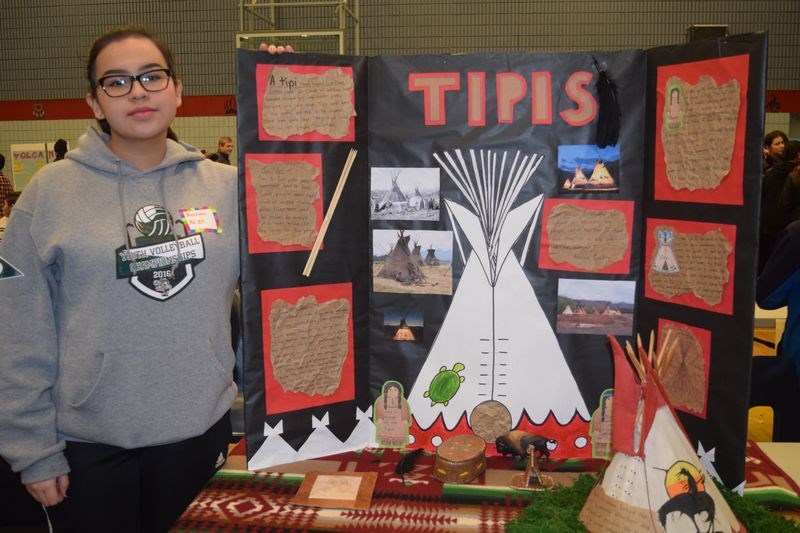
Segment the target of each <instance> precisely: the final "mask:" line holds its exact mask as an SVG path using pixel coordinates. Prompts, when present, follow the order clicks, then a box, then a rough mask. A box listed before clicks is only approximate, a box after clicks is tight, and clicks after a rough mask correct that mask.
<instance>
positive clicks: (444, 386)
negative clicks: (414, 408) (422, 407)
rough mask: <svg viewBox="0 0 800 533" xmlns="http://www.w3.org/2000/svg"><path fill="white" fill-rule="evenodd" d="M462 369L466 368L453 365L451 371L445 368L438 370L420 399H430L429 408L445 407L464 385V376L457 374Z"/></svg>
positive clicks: (458, 364)
mask: <svg viewBox="0 0 800 533" xmlns="http://www.w3.org/2000/svg"><path fill="white" fill-rule="evenodd" d="M464 368H466V367H465V366H464V365H463V364H461V363H456V364H454V365H453V369H452V370H448V369H447V367H446V366H443V367H442V368H440V369H439V372H438V373H437V374H436V375H435V376H433V379H432V380H431V384H430V385H429V386H428V390H426V391H425V393H424V394H423V395H422V397H423V398H430V399H431V406H434V405H436V404H437V403H441V404H443V405H444V406H445V407H447V404H448V403H449V402H450V400H452V399H453V396H455V395H456V393H457V392H458V388H459V387H460V386H461V384H462V383H464V376H462V375H461V374H459V372H461V371H462V370H464Z"/></svg>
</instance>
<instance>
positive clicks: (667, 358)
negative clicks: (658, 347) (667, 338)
mask: <svg viewBox="0 0 800 533" xmlns="http://www.w3.org/2000/svg"><path fill="white" fill-rule="evenodd" d="M679 341H680V338H676V339H675V340H674V341H673V342H672V345H671V346H670V347H669V349H668V350H667V353H665V354H664V364H663V365H660V369H659V373H658V377H659V378H662V377H664V374H665V373H666V372H667V369H668V368H669V364H670V363H671V362H672V358H673V357H675V349H676V348H677V347H678V342H679Z"/></svg>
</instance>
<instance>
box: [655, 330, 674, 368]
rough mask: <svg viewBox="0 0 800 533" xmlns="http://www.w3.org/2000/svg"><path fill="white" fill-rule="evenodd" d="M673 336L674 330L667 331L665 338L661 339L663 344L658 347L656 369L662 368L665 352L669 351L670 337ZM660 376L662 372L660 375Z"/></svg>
mask: <svg viewBox="0 0 800 533" xmlns="http://www.w3.org/2000/svg"><path fill="white" fill-rule="evenodd" d="M670 335H672V328H669V329H668V330H667V333H666V334H665V335H664V338H663V339H661V343H660V345H659V347H658V356H657V357H656V367H661V363H662V362H663V361H664V352H665V351H666V349H667V344H668V343H669V336H670ZM658 375H659V376H660V375H661V374H660V372H659V373H658Z"/></svg>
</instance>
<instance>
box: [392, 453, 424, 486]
mask: <svg viewBox="0 0 800 533" xmlns="http://www.w3.org/2000/svg"><path fill="white" fill-rule="evenodd" d="M422 451H423V450H422V448H416V449H414V450H411V451H410V452H408V453H407V454H405V455H404V456H403V458H402V459H400V460H399V461H397V467H396V468H395V469H394V471H395V473H397V474H400V479H401V480H402V481H403V485H405V484H406V477H405V475H406V473H407V472H411V471H412V470H413V469H414V463H416V462H417V458H419V456H420V455H421V454H422Z"/></svg>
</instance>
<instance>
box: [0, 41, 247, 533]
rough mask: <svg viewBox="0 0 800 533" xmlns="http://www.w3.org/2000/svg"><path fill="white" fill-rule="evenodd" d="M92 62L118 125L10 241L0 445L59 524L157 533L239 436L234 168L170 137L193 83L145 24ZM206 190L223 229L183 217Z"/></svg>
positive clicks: (98, 98) (58, 169)
mask: <svg viewBox="0 0 800 533" xmlns="http://www.w3.org/2000/svg"><path fill="white" fill-rule="evenodd" d="M87 77H88V82H89V92H88V94H87V95H86V102H87V103H88V105H89V107H90V108H91V109H92V112H93V113H94V116H95V118H96V119H97V121H98V124H99V127H100V130H102V131H98V130H97V129H95V128H89V129H88V130H87V131H86V133H84V134H83V135H82V136H81V138H80V140H79V141H78V146H77V147H76V148H75V149H73V150H70V151H69V152H68V153H67V155H66V156H65V159H64V160H63V161H62V162H61V163H59V164H58V165H46V166H44V167H43V168H42V169H41V170H39V171H38V172H37V173H36V175H35V176H34V177H33V179H32V180H31V181H30V183H28V185H27V186H26V187H25V190H24V191H23V193H22V195H21V196H20V198H19V201H18V202H17V204H16V206H15V207H14V216H13V217H11V220H10V221H9V224H8V228H7V230H6V235H5V239H4V240H3V243H2V245H1V246H0V252H1V253H2V256H3V259H4V260H6V261H7V262H9V263H10V264H13V265H14V266H15V268H17V269H18V270H20V271H21V272H22V273H23V275H22V276H18V277H14V278H10V279H5V280H3V282H2V283H0V302H2V305H1V306H0V339H2V342H0V404H2V406H3V407H2V409H0V455H2V457H3V458H4V459H5V460H6V461H7V462H8V463H9V464H10V466H11V469H12V470H13V471H14V472H17V473H19V474H20V476H21V481H22V483H23V484H24V485H25V487H26V488H27V491H28V492H29V493H30V494H31V495H32V496H33V498H34V499H35V500H36V501H37V502H39V503H40V504H41V505H42V506H44V507H45V510H46V512H47V515H48V518H49V520H50V521H51V522H52V524H53V528H54V530H55V531H78V532H81V533H91V532H108V531H115V532H137V533H138V532H148V533H150V532H156V533H158V532H164V531H167V530H168V529H169V528H170V526H171V525H172V524H173V523H174V522H175V521H176V520H177V519H178V517H179V516H180V515H181V513H182V512H183V510H184V509H185V508H186V506H187V505H188V504H189V503H190V502H191V501H192V499H193V498H194V497H195V495H196V494H197V493H198V492H199V491H200V489H201V488H202V487H203V485H204V484H205V483H206V482H207V481H208V479H210V477H211V476H212V475H213V474H214V473H215V471H216V469H217V468H218V467H219V466H221V465H222V464H223V462H224V461H225V457H226V455H227V449H228V444H229V442H230V439H231V425H230V424H231V421H230V418H229V409H230V407H231V403H232V401H233V399H234V398H235V396H236V390H237V387H236V385H235V384H234V382H233V379H232V376H233V367H234V353H233V349H232V345H231V330H230V322H229V319H230V311H231V301H232V297H233V294H234V288H235V287H236V283H237V280H238V278H239V233H238V203H237V185H236V170H235V169H234V168H231V167H227V166H224V165H217V164H214V163H213V162H211V161H208V160H206V158H205V157H204V156H203V155H202V154H201V153H200V151H199V150H197V149H196V148H194V147H192V146H189V145H187V144H183V143H180V142H176V141H173V140H168V138H167V137H168V129H169V127H170V124H171V123H172V121H173V119H174V118H175V114H176V111H177V108H178V107H179V106H180V105H181V97H182V91H183V85H182V83H181V81H180V79H179V77H178V75H177V72H176V70H175V62H174V60H173V57H172V53H171V52H170V50H169V48H168V47H167V46H166V45H165V44H164V43H163V42H161V41H160V40H158V39H157V38H156V37H155V36H154V35H153V34H152V33H150V32H149V31H147V30H146V29H143V28H136V27H128V28H122V29H119V30H114V31H112V32H109V33H107V34H105V35H103V36H101V37H100V38H98V39H97V40H96V41H95V42H94V45H93V46H92V48H91V51H90V53H89V58H88V61H87ZM75 206H80V207H79V208H78V209H76V207H75ZM205 206H209V207H207V208H208V209H210V207H213V208H215V210H216V214H217V215H218V217H219V218H218V222H217V223H218V228H216V229H221V230H223V231H221V232H218V231H216V229H215V231H199V232H194V229H195V228H193V227H192V226H191V221H188V220H182V219H180V216H181V215H180V213H181V210H183V209H202V208H204V207H205ZM206 229H207V228H206ZM198 258H200V259H198ZM178 296H179V297H178Z"/></svg>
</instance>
